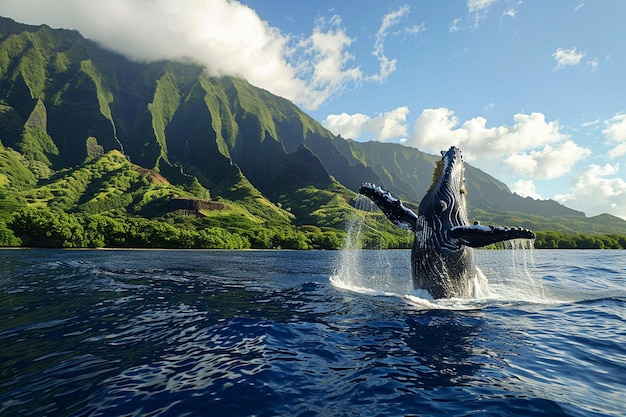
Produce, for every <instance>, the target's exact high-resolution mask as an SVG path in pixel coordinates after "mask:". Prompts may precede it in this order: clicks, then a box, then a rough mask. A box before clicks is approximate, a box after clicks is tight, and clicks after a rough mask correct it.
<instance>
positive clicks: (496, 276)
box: [330, 196, 549, 310]
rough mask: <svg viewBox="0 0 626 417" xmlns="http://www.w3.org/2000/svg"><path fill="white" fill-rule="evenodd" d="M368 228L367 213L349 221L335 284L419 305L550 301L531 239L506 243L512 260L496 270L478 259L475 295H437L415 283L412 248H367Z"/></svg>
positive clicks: (365, 205) (365, 204)
mask: <svg viewBox="0 0 626 417" xmlns="http://www.w3.org/2000/svg"><path fill="white" fill-rule="evenodd" d="M355 208H357V209H359V210H362V211H375V210H377V209H378V208H377V207H376V205H375V204H374V203H372V202H371V200H370V199H369V198H367V197H364V196H359V198H358V199H357V200H356V202H355ZM363 230H364V216H363V215H362V214H360V213H358V212H357V213H355V214H354V215H353V217H352V218H351V219H349V221H348V222H347V223H346V239H345V242H344V247H343V249H342V250H341V251H340V255H339V257H338V261H337V262H338V263H337V265H335V268H334V273H333V275H332V276H331V277H330V282H331V284H332V285H333V286H335V287H337V288H341V289H345V290H348V291H352V292H357V293H360V294H366V295H374V296H393V297H400V298H404V299H405V300H407V301H408V302H409V303H411V304H412V305H414V306H416V307H418V308H420V309H455V310H457V309H460V310H467V309H476V308H483V307H486V306H489V305H494V304H501V303H503V302H504V303H510V302H513V303H516V302H546V301H549V300H547V299H546V296H545V293H544V290H543V286H542V285H541V282H540V281H539V280H537V279H535V277H534V276H533V274H532V270H533V269H534V266H535V265H534V257H533V253H534V248H533V242H532V241H529V240H526V239H520V240H511V241H508V242H505V243H504V250H500V251H499V252H501V253H502V256H503V257H508V258H509V259H508V260H507V261H505V262H501V263H499V265H498V266H497V269H496V270H490V269H489V268H487V269H486V270H485V271H486V272H487V274H484V273H483V271H482V270H481V269H480V266H481V262H480V260H479V259H477V260H478V262H477V263H478V267H479V268H478V270H477V275H476V276H475V277H474V288H475V296H474V297H473V298H469V299H466V298H458V299H438V300H434V299H433V298H432V296H431V295H430V294H429V293H428V292H427V291H425V290H416V289H414V288H413V282H412V280H411V272H410V270H411V268H410V254H409V253H408V251H398V252H399V253H398V252H396V251H385V250H363V249H362V243H361V240H362V232H363ZM394 252H396V253H394ZM392 253H393V255H392ZM475 253H476V252H475ZM478 257H480V256H478Z"/></svg>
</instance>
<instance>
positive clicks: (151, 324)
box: [0, 248, 626, 416]
mask: <svg viewBox="0 0 626 417" xmlns="http://www.w3.org/2000/svg"><path fill="white" fill-rule="evenodd" d="M409 257H410V252H409V251H407V250H401V251H360V250H345V251H337V252H335V251H304V252H295V251H132V250H120V251H117V250H92V251H63V250H2V251H0V416H530V415H532V416H623V415H626V401H624V400H625V398H626V252H621V251H550V250H542V251H531V250H528V249H526V250H523V249H519V248H518V249H513V250H502V251H477V252H476V258H477V263H478V265H479V267H480V268H481V271H482V273H483V274H484V276H485V277H486V279H487V282H488V286H487V287H486V288H484V291H483V292H482V293H481V294H480V295H479V296H478V297H476V298H475V299H470V300H458V299H457V300H432V299H430V298H429V296H428V294H427V293H423V292H419V291H414V290H413V289H412V287H411V284H410V269H409Z"/></svg>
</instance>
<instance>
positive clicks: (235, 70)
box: [0, 0, 363, 109]
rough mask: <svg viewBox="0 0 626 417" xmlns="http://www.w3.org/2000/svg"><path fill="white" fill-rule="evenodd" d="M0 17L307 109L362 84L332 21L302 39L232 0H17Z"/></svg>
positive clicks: (2, 8)
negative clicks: (232, 79) (240, 81)
mask: <svg viewBox="0 0 626 417" xmlns="http://www.w3.org/2000/svg"><path fill="white" fill-rule="evenodd" d="M68 10H71V13H68ZM0 14H2V15H4V16H11V17H13V18H14V19H16V20H18V21H21V22H25V23H33V24H41V23H47V24H49V25H50V26H53V27H63V28H68V29H77V30H79V31H80V32H81V33H82V34H83V35H84V36H86V37H87V38H90V39H92V40H95V41H97V42H99V43H101V44H102V45H104V46H105V47H107V48H109V49H112V50H115V51H117V52H120V53H122V54H124V55H126V56H128V57H129V58H131V59H134V60H140V61H156V60H161V59H172V60H180V59H190V58H193V60H195V61H199V62H200V63H201V64H204V65H205V66H207V68H208V70H209V71H210V72H211V73H212V74H215V75H222V74H228V75H237V76H241V77H244V78H246V79H247V80H248V81H250V82H251V83H253V84H255V85H257V86H260V87H263V88H266V89H268V90H270V91H272V92H273V93H275V94H278V95H281V96H284V97H287V98H289V99H291V100H293V101H295V102H297V103H298V104H300V105H302V106H304V107H306V108H308V109H315V108H317V107H318V106H319V105H320V104H321V103H323V102H324V101H325V100H327V99H328V98H329V97H330V96H331V95H332V94H335V93H337V92H338V91H340V90H341V89H342V88H344V87H345V86H346V84H348V83H351V82H358V81H359V80H361V79H363V74H362V72H361V69H360V68H359V67H358V66H354V65H351V61H352V59H353V57H352V55H350V53H349V52H348V47H349V46H350V45H351V43H352V41H353V40H352V39H351V38H350V37H349V36H348V35H347V34H346V32H345V30H343V29H342V28H341V26H340V24H341V20H340V19H339V18H337V17H334V18H332V19H329V20H324V19H319V20H318V21H317V22H316V23H315V26H314V28H313V31H312V34H311V35H310V36H309V37H308V38H306V39H303V40H302V39H293V38H292V37H290V36H288V35H285V34H282V33H281V32H280V31H279V30H277V29H276V28H273V27H271V26H270V25H269V24H268V23H267V22H265V21H263V20H262V19H261V18H260V17H259V16H258V15H257V14H256V12H255V11H254V10H252V9H251V8H249V7H247V6H245V5H242V4H241V3H239V2H237V1H234V0H186V1H184V2H183V1H178V0H107V1H85V0H55V1H50V0H20V1H11V2H9V1H4V2H2V3H1V4H0ZM305 64H306V65H305Z"/></svg>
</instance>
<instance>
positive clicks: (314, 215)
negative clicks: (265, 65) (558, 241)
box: [0, 18, 626, 246]
mask: <svg viewBox="0 0 626 417" xmlns="http://www.w3.org/2000/svg"><path fill="white" fill-rule="evenodd" d="M0 143H1V144H0V218H1V219H4V221H9V220H10V219H11V216H13V215H14V214H15V213H19V212H20V211H21V210H24V209H26V208H29V207H30V208H33V207H35V208H37V207H40V208H41V207H45V208H47V209H52V210H61V211H64V212H66V213H70V214H72V213H73V214H76V215H100V214H101V215H107V216H110V217H111V218H124V217H125V216H132V217H141V218H145V219H153V220H155V221H165V222H169V223H172V224H179V226H180V227H187V228H197V227H199V226H198V223H197V222H202V221H203V222H205V223H206V224H210V225H211V227H222V228H225V229H229V228H230V229H231V230H235V229H238V230H243V229H246V228H247V227H248V226H249V224H248V223H247V222H248V221H251V222H252V223H254V224H257V225H266V227H269V228H270V229H277V228H278V229H284V230H292V231H294V233H295V232H296V231H302V230H301V229H302V228H305V229H304V231H305V232H306V231H307V230H308V231H309V232H310V233H313V234H314V233H318V234H323V233H326V232H328V233H331V231H336V232H338V233H339V235H341V233H342V231H343V230H344V228H345V223H346V221H347V220H348V219H350V218H351V217H352V216H354V215H355V213H356V211H355V210H354V208H353V206H354V203H355V201H356V199H357V196H356V194H355V190H356V189H357V187H358V185H359V184H361V183H362V182H373V183H376V184H378V185H380V186H382V187H384V188H386V189H388V190H390V191H391V192H392V193H394V194H395V195H397V196H399V197H400V198H402V199H403V200H404V201H406V202H407V205H410V206H413V207H415V206H416V204H417V203H418V202H419V201H420V199H421V197H422V196H423V195H424V193H425V192H426V190H427V189H428V187H429V185H430V183H431V181H432V173H433V169H434V166H435V163H436V161H437V160H438V159H439V157H438V156H434V155H429V154H426V153H423V152H421V151H419V150H418V149H415V148H410V147H406V146H402V145H398V144H388V143H379V142H368V143H361V142H356V141H353V140H350V139H346V138H342V137H339V136H335V135H333V134H332V133H331V132H329V131H328V130H326V129H325V128H324V127H323V126H321V124H320V123H318V122H317V121H315V120H313V119H312V118H311V117H309V116H308V115H307V114H306V113H304V112H303V111H302V110H300V109H299V108H298V107H297V106H295V105H294V104H293V103H291V102H290V101H288V100H286V99H284V98H281V97H278V96H275V95H273V94H271V93H270V92H268V91H266V90H263V89H260V88H257V87H254V86H253V85H251V84H249V83H248V82H246V81H245V80H243V79H239V78H235V77H211V76H209V75H208V74H207V72H206V71H205V70H204V68H202V67H201V66H199V65H196V64H194V63H191V62H189V63H180V62H168V61H162V62H156V63H137V62H132V61H129V60H128V59H126V58H125V57H123V56H121V55H119V54H116V53H113V52H111V51H108V50H106V49H103V48H102V47H100V46H99V45H98V44H96V43H94V42H92V41H90V40H88V39H85V38H84V37H82V36H81V35H80V33H78V32H76V31H70V30H63V29H51V28H50V27H48V26H45V25H44V26H29V25H23V24H20V23H17V22H14V21H13V20H11V19H6V18H0ZM466 178H467V188H468V191H469V195H468V204H469V207H470V217H472V218H476V219H478V220H481V221H482V222H483V223H487V222H493V223H499V224H513V225H521V226H525V227H533V228H535V229H541V230H557V231H564V232H572V231H573V232H589V233H613V232H617V233H625V234H626V221H623V220H621V219H619V218H616V217H614V216H609V215H603V216H597V217H594V218H588V217H586V216H585V214H584V213H581V212H578V211H575V210H572V209H570V208H567V207H565V206H563V205H560V204H558V203H556V202H554V201H537V200H533V199H530V198H522V197H520V196H518V195H516V194H513V193H511V191H510V190H509V189H508V188H507V187H506V185H505V184H503V183H502V182H500V181H498V180H497V179H495V178H493V177H492V176H490V175H488V174H486V173H485V172H482V171H480V170H478V169H476V168H474V167H472V166H470V165H466ZM218 208H220V209H218ZM358 215H364V214H362V213H359V214H358ZM177 216H179V219H178V220H175V218H176V217H177ZM367 216H368V218H369V217H373V218H375V220H372V226H371V230H370V231H369V232H368V233H370V238H372V239H374V240H376V239H375V236H378V238H379V240H380V239H383V240H385V238H386V240H387V241H390V242H395V243H398V242H400V241H402V242H403V241H404V240H406V239H405V237H404V236H405V235H403V234H402V233H404V232H401V231H400V232H397V231H394V230H393V228H388V225H386V224H385V222H384V219H382V220H381V219H380V216H379V215H367ZM192 219H193V220H192ZM198 219H201V220H198ZM234 219H239V220H240V223H238V221H237V220H234ZM203 224H204V223H203ZM246 225H247V226H246ZM202 227H204V226H202ZM307 227H308V228H309V229H306V228H307ZM332 233H335V232H332ZM305 234H306V233H305ZM339 235H337V236H339ZM383 246H384V245H383Z"/></svg>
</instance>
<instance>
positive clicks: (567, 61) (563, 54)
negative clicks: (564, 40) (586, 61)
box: [552, 48, 586, 71]
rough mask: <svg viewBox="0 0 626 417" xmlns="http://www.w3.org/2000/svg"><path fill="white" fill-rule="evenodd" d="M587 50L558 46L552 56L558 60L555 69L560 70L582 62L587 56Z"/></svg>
mask: <svg viewBox="0 0 626 417" xmlns="http://www.w3.org/2000/svg"><path fill="white" fill-rule="evenodd" d="M585 55H586V53H585V52H578V51H577V50H576V48H571V49H562V48H558V49H557V50H556V51H554V53H553V54H552V58H554V60H555V61H556V66H555V67H554V68H553V70H554V71H559V70H561V69H563V68H565V67H568V66H575V65H578V64H580V61H581V60H582V59H583V58H584V57H585Z"/></svg>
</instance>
